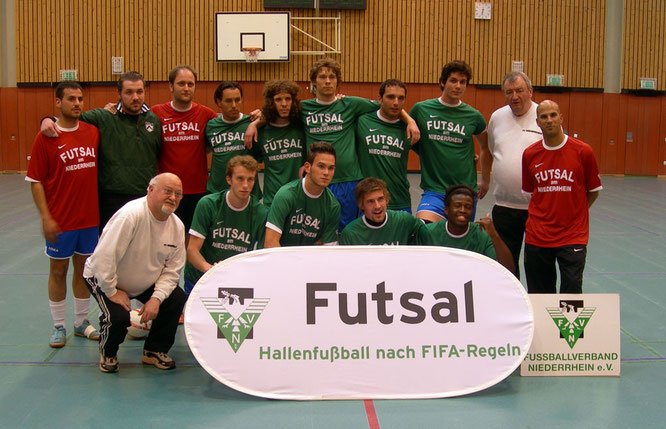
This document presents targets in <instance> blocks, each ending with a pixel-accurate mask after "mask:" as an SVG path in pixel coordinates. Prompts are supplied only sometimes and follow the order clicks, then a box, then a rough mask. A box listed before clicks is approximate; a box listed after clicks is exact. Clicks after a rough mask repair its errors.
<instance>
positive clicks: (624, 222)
mask: <svg viewBox="0 0 666 429" xmlns="http://www.w3.org/2000/svg"><path fill="white" fill-rule="evenodd" d="M592 213H594V214H595V215H598V216H600V217H603V218H606V219H610V220H612V221H614V222H617V223H621V224H622V225H625V226H628V227H630V228H634V229H637V230H639V231H643V232H646V233H648V234H650V235H656V236H657V237H659V238H663V239H664V240H666V236H664V235H661V234H659V233H657V232H654V231H650V230H649V229H645V228H643V227H640V226H638V225H634V224H633V223H630V222H627V221H624V220H622V219H618V218H616V217H614V216H610V215H607V214H603V213H599V212H596V211H594V212H592V211H590V214H592Z"/></svg>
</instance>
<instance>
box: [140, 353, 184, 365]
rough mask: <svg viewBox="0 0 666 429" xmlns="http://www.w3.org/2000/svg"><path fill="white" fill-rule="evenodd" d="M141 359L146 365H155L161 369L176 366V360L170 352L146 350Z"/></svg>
mask: <svg viewBox="0 0 666 429" xmlns="http://www.w3.org/2000/svg"><path fill="white" fill-rule="evenodd" d="M141 361H142V362H143V363H145V364H146V365H155V367H157V368H159V369H174V368H175V367H176V362H175V361H174V360H173V359H171V358H170V357H169V355H168V354H166V353H162V352H151V351H148V350H144V351H143V358H142V359H141Z"/></svg>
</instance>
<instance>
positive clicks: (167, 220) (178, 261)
mask: <svg viewBox="0 0 666 429" xmlns="http://www.w3.org/2000/svg"><path fill="white" fill-rule="evenodd" d="M182 197H183V187H182V184H181V182H180V179H179V178H178V176H176V175H174V174H171V173H162V174H160V175H158V176H156V177H154V178H153V179H151V180H150V184H149V185H148V193H147V195H146V196H145V197H142V198H138V199H136V200H133V201H130V202H129V203H127V204H125V205H124V206H123V207H122V208H121V209H120V210H118V212H116V214H114V215H113V217H112V218H111V219H110V220H109V222H108V224H107V225H106V227H105V228H104V232H102V236H101V237H100V239H99V244H98V245H97V248H96V249H95V252H94V253H93V254H92V256H91V257H90V258H88V260H87V261H86V265H85V269H84V271H83V277H84V278H85V281H86V285H87V286H88V289H89V290H90V292H91V293H92V294H93V296H94V297H95V299H96V300H97V303H98V304H99V308H100V316H99V320H100V340H99V341H100V342H99V350H100V362H99V369H100V371H102V372H116V371H118V358H117V354H118V348H119V346H120V344H121V343H122V342H123V341H124V340H125V335H126V334H127V327H128V326H129V325H130V314H129V313H130V310H131V307H130V300H131V299H136V300H139V301H140V302H142V303H143V304H144V305H143V307H142V308H141V310H140V314H141V322H147V321H149V320H152V327H151V329H150V333H149V334H148V337H147V338H146V341H145V344H144V349H143V358H142V361H143V363H145V364H148V365H154V366H156V367H157V368H159V369H173V368H175V367H176V363H175V362H174V361H173V359H171V357H169V355H168V354H167V352H168V351H169V349H171V346H172V345H173V343H174V339H175V335H176V329H177V328H178V318H179V317H180V314H181V312H182V310H183V306H184V305H185V300H186V298H185V293H184V292H183V290H182V289H181V288H179V287H178V281H179V279H180V272H181V270H182V269H183V266H184V265H185V231H184V230H183V229H184V228H183V223H182V222H181V221H180V219H178V217H177V216H172V214H173V212H174V211H176V209H177V208H178V203H179V202H180V200H181V198H182Z"/></svg>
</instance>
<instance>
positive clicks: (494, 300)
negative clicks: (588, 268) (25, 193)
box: [185, 246, 534, 400]
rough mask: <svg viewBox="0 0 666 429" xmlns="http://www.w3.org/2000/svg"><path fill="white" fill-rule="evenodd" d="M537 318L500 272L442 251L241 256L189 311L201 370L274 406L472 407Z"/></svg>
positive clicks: (467, 255) (507, 369)
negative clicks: (379, 403) (457, 399)
mask: <svg viewBox="0 0 666 429" xmlns="http://www.w3.org/2000/svg"><path fill="white" fill-rule="evenodd" d="M533 324H534V321H533V315H532V307H531V304H530V301H529V298H528V297H527V293H526V292H525V289H524V288H523V286H522V285H521V284H520V282H518V281H517V280H516V278H515V277H514V276H513V275H511V273H509V272H508V271H507V270H506V269H505V268H504V267H502V266H501V265H499V264H498V263H496V262H495V261H493V260H491V259H489V258H486V257H485V256H482V255H479V254H477V253H472V252H467V251H464V250H457V249H449V248H444V247H410V246H374V247H365V246H315V247H290V248H280V249H266V250H260V251H254V252H249V253H245V254H241V255H237V256H235V257H233V258H230V259H228V260H226V261H223V262H221V263H219V264H217V265H215V266H214V267H213V269H211V270H210V271H208V272H207V273H206V274H205V275H204V276H203V277H202V278H201V280H200V281H199V282H198V283H197V285H196V286H195V288H194V290H193V291H192V294H191V295H190V297H189V299H188V301H187V306H186V309H185V333H186V336H187V341H188V343H189V346H190V348H191V350H192V353H193V354H194V356H195V357H196V359H197V360H198V361H199V363H200V364H201V366H202V367H203V368H204V369H205V370H206V371H208V372H209V373H210V374H211V375H212V376H213V377H215V378H216V379H217V380H219V381H220V382H222V383H224V384H226V385H227V386H230V387H232V388H234V389H236V390H239V391H241V392H245V393H248V394H251V395H256V396H262V397H266V398H274V399H302V400H307V399H371V398H372V399H395V398H435V397H446V396H456V395H464V394H468V393H472V392H476V391H479V390H482V389H485V388H488V387H490V386H492V385H494V384H496V383H498V382H500V381H501V380H503V379H504V378H506V377H507V376H508V375H509V374H511V373H512V372H513V371H514V370H515V369H516V368H517V367H518V365H519V364H520V362H521V361H522V360H523V358H524V357H525V354H526V353H527V350H528V349H529V346H530V342H531V341H532V335H533Z"/></svg>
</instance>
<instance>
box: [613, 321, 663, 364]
mask: <svg viewBox="0 0 666 429" xmlns="http://www.w3.org/2000/svg"><path fill="white" fill-rule="evenodd" d="M620 332H622V333H623V334H624V335H626V336H628V337H629V338H631V339H632V340H634V342H635V343H636V344H639V345H641V346H642V347H643V348H644V349H646V350H647V351H649V352H651V353H652V354H654V355H655V356H656V357H658V358H663V356H662V355H661V353H659V352H658V351H656V350H655V349H653V348H652V347H650V346H648V345H647V343H645V342H644V341H642V340H640V339H639V338H638V337H636V336H635V335H632V334H631V333H629V331H627V330H626V329H624V328H622V327H620Z"/></svg>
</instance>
